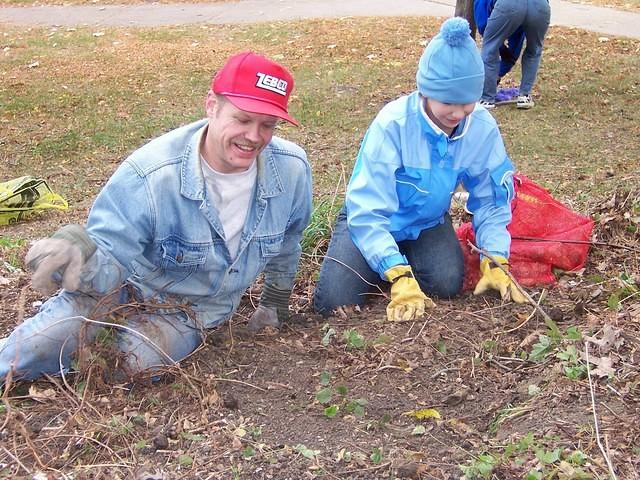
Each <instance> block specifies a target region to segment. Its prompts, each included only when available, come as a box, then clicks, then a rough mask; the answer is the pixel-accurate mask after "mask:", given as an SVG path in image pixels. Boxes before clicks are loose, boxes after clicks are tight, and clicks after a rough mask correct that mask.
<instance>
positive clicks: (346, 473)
mask: <svg viewBox="0 0 640 480" xmlns="http://www.w3.org/2000/svg"><path fill="white" fill-rule="evenodd" d="M390 465H391V462H387V463H383V464H381V465H375V466H373V467H368V468H359V469H355V470H343V471H341V472H338V475H351V474H352V473H361V472H374V471H376V470H381V469H383V468H386V467H388V466H390ZM338 478H342V477H338Z"/></svg>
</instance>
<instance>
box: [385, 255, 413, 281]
mask: <svg viewBox="0 0 640 480" xmlns="http://www.w3.org/2000/svg"><path fill="white" fill-rule="evenodd" d="M396 265H409V260H407V257H405V256H404V255H402V254H401V253H395V254H393V255H389V256H388V257H385V258H383V259H382V261H381V262H380V263H379V264H378V275H380V278H382V280H386V279H387V277H385V276H384V272H386V271H387V270H389V269H390V268H391V267H395V266H396Z"/></svg>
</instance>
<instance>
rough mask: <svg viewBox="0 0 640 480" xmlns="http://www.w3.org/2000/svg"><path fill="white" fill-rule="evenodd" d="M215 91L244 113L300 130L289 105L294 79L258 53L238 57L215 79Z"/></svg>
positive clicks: (223, 68) (235, 56)
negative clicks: (287, 123)
mask: <svg viewBox="0 0 640 480" xmlns="http://www.w3.org/2000/svg"><path fill="white" fill-rule="evenodd" d="M211 89H212V90H213V91H214V93H217V94H219V95H224V96H225V97H227V98H228V99H229V101H230V102H231V103H233V104H234V105H235V106H236V107H238V108H239V109H240V110H244V111H246V112H252V113H262V114H264V115H273V116H275V117H279V118H282V119H284V120H286V121H287V122H290V123H292V124H294V125H296V126H298V125H299V124H298V122H297V121H296V120H295V119H294V118H293V117H292V116H291V115H289V112H288V110H287V104H288V102H289V95H291V91H292V90H293V77H292V76H291V74H290V73H289V72H288V71H287V70H286V69H285V68H284V67H283V66H282V65H279V64H277V63H275V62H272V61H271V60H269V59H268V58H266V57H263V56H262V55H258V54H257V53H254V52H242V53H238V54H236V55H234V56H232V57H230V58H229V59H228V60H227V63H225V65H224V67H222V69H221V70H220V71H219V72H218V73H217V74H216V75H215V77H213V81H212V82H211Z"/></svg>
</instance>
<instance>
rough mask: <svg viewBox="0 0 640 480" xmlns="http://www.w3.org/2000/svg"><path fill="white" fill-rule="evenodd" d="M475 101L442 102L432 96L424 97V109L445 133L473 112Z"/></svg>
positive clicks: (449, 132)
mask: <svg viewBox="0 0 640 480" xmlns="http://www.w3.org/2000/svg"><path fill="white" fill-rule="evenodd" d="M475 105H476V104H475V103H442V102H439V101H438V100H433V99H432V98H425V99H424V109H425V112H427V115H428V116H429V118H430V119H431V120H432V121H433V123H435V124H436V125H437V126H438V127H440V129H441V130H442V131H443V132H444V133H446V134H447V135H451V132H453V129H454V128H456V127H457V126H458V124H459V123H460V122H461V121H462V120H463V119H464V118H465V117H467V116H468V115H470V114H471V112H473V109H474V108H475Z"/></svg>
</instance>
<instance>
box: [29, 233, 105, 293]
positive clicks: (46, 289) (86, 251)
mask: <svg viewBox="0 0 640 480" xmlns="http://www.w3.org/2000/svg"><path fill="white" fill-rule="evenodd" d="M95 251H96V244H95V243H93V240H91V239H90V238H89V236H88V235H87V232H86V231H85V229H84V227H82V226H80V225H67V226H65V227H62V228H61V229H60V230H58V231H57V232H56V233H54V234H53V235H52V236H51V237H50V238H43V239H42V240H38V241H37V242H36V243H34V244H33V246H32V247H31V248H30V249H29V251H28V252H27V256H26V257H25V262H26V264H27V268H29V270H31V271H33V275H32V277H31V285H32V286H33V288H35V289H36V290H38V291H39V292H40V293H42V294H43V295H49V294H51V293H53V292H55V291H56V290H57V289H58V288H60V285H62V287H63V288H64V289H66V290H69V291H70V292H73V291H75V290H77V289H78V288H79V287H80V274H81V272H82V267H83V266H84V263H85V262H86V261H87V259H88V258H89V257H91V255H93V254H94V252H95Z"/></svg>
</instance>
